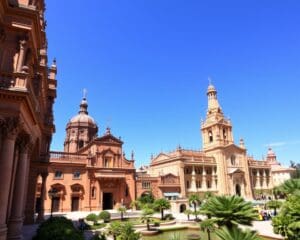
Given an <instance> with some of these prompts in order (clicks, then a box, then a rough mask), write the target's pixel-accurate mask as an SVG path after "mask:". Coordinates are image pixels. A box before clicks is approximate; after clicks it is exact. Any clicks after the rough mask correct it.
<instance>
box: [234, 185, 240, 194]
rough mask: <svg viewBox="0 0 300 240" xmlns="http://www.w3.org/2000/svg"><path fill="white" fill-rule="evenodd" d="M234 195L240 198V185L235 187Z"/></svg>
mask: <svg viewBox="0 0 300 240" xmlns="http://www.w3.org/2000/svg"><path fill="white" fill-rule="evenodd" d="M235 194H236V195H237V196H241V186H240V184H236V185H235Z"/></svg>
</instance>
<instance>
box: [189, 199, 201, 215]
mask: <svg viewBox="0 0 300 240" xmlns="http://www.w3.org/2000/svg"><path fill="white" fill-rule="evenodd" d="M189 203H191V204H193V206H194V214H195V218H196V220H197V219H198V214H197V204H199V203H201V201H200V197H199V196H198V195H197V194H192V195H190V196H189Z"/></svg>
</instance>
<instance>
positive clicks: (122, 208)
mask: <svg viewBox="0 0 300 240" xmlns="http://www.w3.org/2000/svg"><path fill="white" fill-rule="evenodd" d="M126 211H127V209H126V207H124V206H122V207H119V208H118V212H119V213H120V214H121V221H123V220H124V213H126Z"/></svg>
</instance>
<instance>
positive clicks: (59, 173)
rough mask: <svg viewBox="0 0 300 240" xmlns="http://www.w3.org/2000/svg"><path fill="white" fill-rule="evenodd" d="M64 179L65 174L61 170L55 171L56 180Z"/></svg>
mask: <svg viewBox="0 0 300 240" xmlns="http://www.w3.org/2000/svg"><path fill="white" fill-rule="evenodd" d="M62 178H63V173H62V171H60V170H57V171H55V173H54V179H62Z"/></svg>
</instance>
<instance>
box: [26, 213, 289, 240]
mask: <svg viewBox="0 0 300 240" xmlns="http://www.w3.org/2000/svg"><path fill="white" fill-rule="evenodd" d="M90 213H96V214H98V213H99V211H95V212H68V213H64V214H54V216H65V217H67V218H69V219H71V220H72V221H74V222H77V221H78V219H79V218H84V217H86V216H87V215H88V214H90ZM110 213H111V217H112V218H119V217H120V214H119V213H117V211H115V210H111V211H110ZM165 213H166V214H167V213H168V212H167V211H166V212H165ZM170 213H171V212H170ZM172 214H173V215H174V217H175V218H176V221H177V222H179V223H180V222H181V221H187V216H186V215H185V214H183V213H180V214H174V213H172ZM138 216H140V211H135V212H131V211H128V212H127V213H126V214H125V217H138ZM154 216H155V217H158V218H159V217H160V214H159V213H157V214H155V215H154ZM45 218H46V219H47V218H49V215H46V216H45ZM190 219H193V217H192V216H191V218H190ZM37 228H38V224H34V225H25V226H23V236H24V238H23V239H24V240H31V239H32V237H33V236H34V235H35V233H36V230H37ZM245 228H247V227H245ZM250 229H253V230H256V231H257V232H258V233H259V234H260V235H263V236H269V237H272V238H275V239H283V238H282V237H281V236H280V235H278V234H275V233H273V227H272V225H271V221H254V222H253V226H252V227H250ZM92 236H93V232H92V231H85V239H87V240H89V239H90V238H91V237H92ZM108 239H109V238H108Z"/></svg>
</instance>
